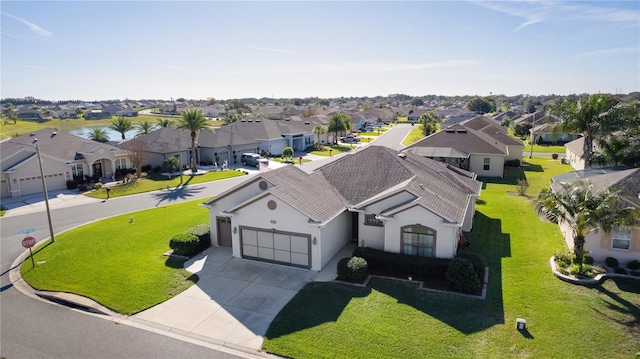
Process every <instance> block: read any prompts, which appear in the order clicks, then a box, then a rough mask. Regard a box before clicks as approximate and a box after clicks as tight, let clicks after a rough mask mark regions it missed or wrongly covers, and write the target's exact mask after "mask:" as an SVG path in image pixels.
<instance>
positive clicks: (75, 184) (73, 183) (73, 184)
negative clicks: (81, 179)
mask: <svg viewBox="0 0 640 359" xmlns="http://www.w3.org/2000/svg"><path fill="white" fill-rule="evenodd" d="M77 188H78V182H76V181H74V180H67V189H77Z"/></svg>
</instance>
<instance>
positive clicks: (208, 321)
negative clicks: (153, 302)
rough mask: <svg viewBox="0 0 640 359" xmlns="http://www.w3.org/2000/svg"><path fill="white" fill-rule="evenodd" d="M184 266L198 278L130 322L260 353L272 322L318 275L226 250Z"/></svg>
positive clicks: (213, 251)
mask: <svg viewBox="0 0 640 359" xmlns="http://www.w3.org/2000/svg"><path fill="white" fill-rule="evenodd" d="M185 267H186V268H187V270H188V271H190V272H192V273H196V274H197V275H198V276H199V278H200V279H199V280H198V282H197V283H196V284H195V285H193V286H192V287H191V288H189V289H187V290H186V291H184V292H182V293H181V294H179V295H177V296H176V297H174V298H172V299H170V300H168V301H166V302H164V303H161V304H158V305H157V306H155V307H153V308H150V309H147V310H145V311H143V312H141V313H138V314H136V315H134V316H133V317H131V318H130V319H131V320H133V321H137V322H140V323H142V324H146V325H152V326H155V327H159V329H163V330H166V331H173V332H176V333H181V334H186V333H188V334H190V335H191V336H195V337H198V338H200V339H204V340H207V341H209V342H213V343H215V344H218V345H225V346H229V347H232V348H234V349H245V350H246V349H255V350H260V348H261V347H262V338H263V337H264V335H265V333H266V332H267V328H268V327H269V325H270V324H271V321H273V318H274V317H275V316H276V314H278V312H280V310H281V309H282V308H283V307H284V306H285V305H286V304H287V303H288V302H289V300H291V298H293V296H295V295H296V294H297V293H298V291H299V290H300V289H302V287H304V286H305V285H306V284H307V283H308V282H310V281H311V280H312V278H313V277H314V276H315V275H316V274H317V272H315V271H310V270H307V269H299V268H292V267H287V266H281V265H275V264H269V263H262V262H256V261H252V260H246V259H240V258H232V257H231V248H225V247H211V248H209V249H207V250H206V251H205V252H203V253H202V254H200V255H199V256H197V257H195V258H193V259H191V260H190V261H189V262H187V263H186V264H185Z"/></svg>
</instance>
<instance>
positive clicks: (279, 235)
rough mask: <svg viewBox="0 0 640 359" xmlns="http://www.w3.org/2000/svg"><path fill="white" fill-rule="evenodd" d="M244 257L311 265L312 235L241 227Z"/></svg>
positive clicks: (304, 265) (298, 265) (305, 265)
mask: <svg viewBox="0 0 640 359" xmlns="http://www.w3.org/2000/svg"><path fill="white" fill-rule="evenodd" d="M240 243H241V246H242V257H243V258H251V259H259V260H264V261H268V262H275V263H281V264H287V265H291V266H297V267H304V268H309V267H311V256H310V255H309V254H310V236H309V235H307V234H302V233H290V232H281V231H273V230H263V229H257V228H241V229H240Z"/></svg>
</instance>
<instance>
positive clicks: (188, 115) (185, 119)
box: [178, 110, 211, 172]
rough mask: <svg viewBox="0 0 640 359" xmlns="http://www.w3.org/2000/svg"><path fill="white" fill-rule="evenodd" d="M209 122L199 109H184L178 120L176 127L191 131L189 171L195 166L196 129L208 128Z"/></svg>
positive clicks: (194, 168)
mask: <svg viewBox="0 0 640 359" xmlns="http://www.w3.org/2000/svg"><path fill="white" fill-rule="evenodd" d="M210 126H211V125H210V124H209V122H207V119H206V118H205V117H204V114H203V113H202V111H200V110H186V111H185V112H183V113H182V117H181V118H180V120H179V122H178V128H179V129H184V130H189V131H190V132H191V171H192V172H195V171H197V168H196V135H197V133H198V131H200V130H204V129H208V128H210Z"/></svg>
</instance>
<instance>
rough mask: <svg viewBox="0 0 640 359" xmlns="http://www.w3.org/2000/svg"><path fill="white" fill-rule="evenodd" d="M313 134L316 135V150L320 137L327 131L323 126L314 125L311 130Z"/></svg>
mask: <svg viewBox="0 0 640 359" xmlns="http://www.w3.org/2000/svg"><path fill="white" fill-rule="evenodd" d="M313 133H314V134H315V135H316V148H318V147H319V146H320V135H324V134H325V133H327V129H325V128H324V126H320V125H316V126H315V127H314V128H313Z"/></svg>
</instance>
